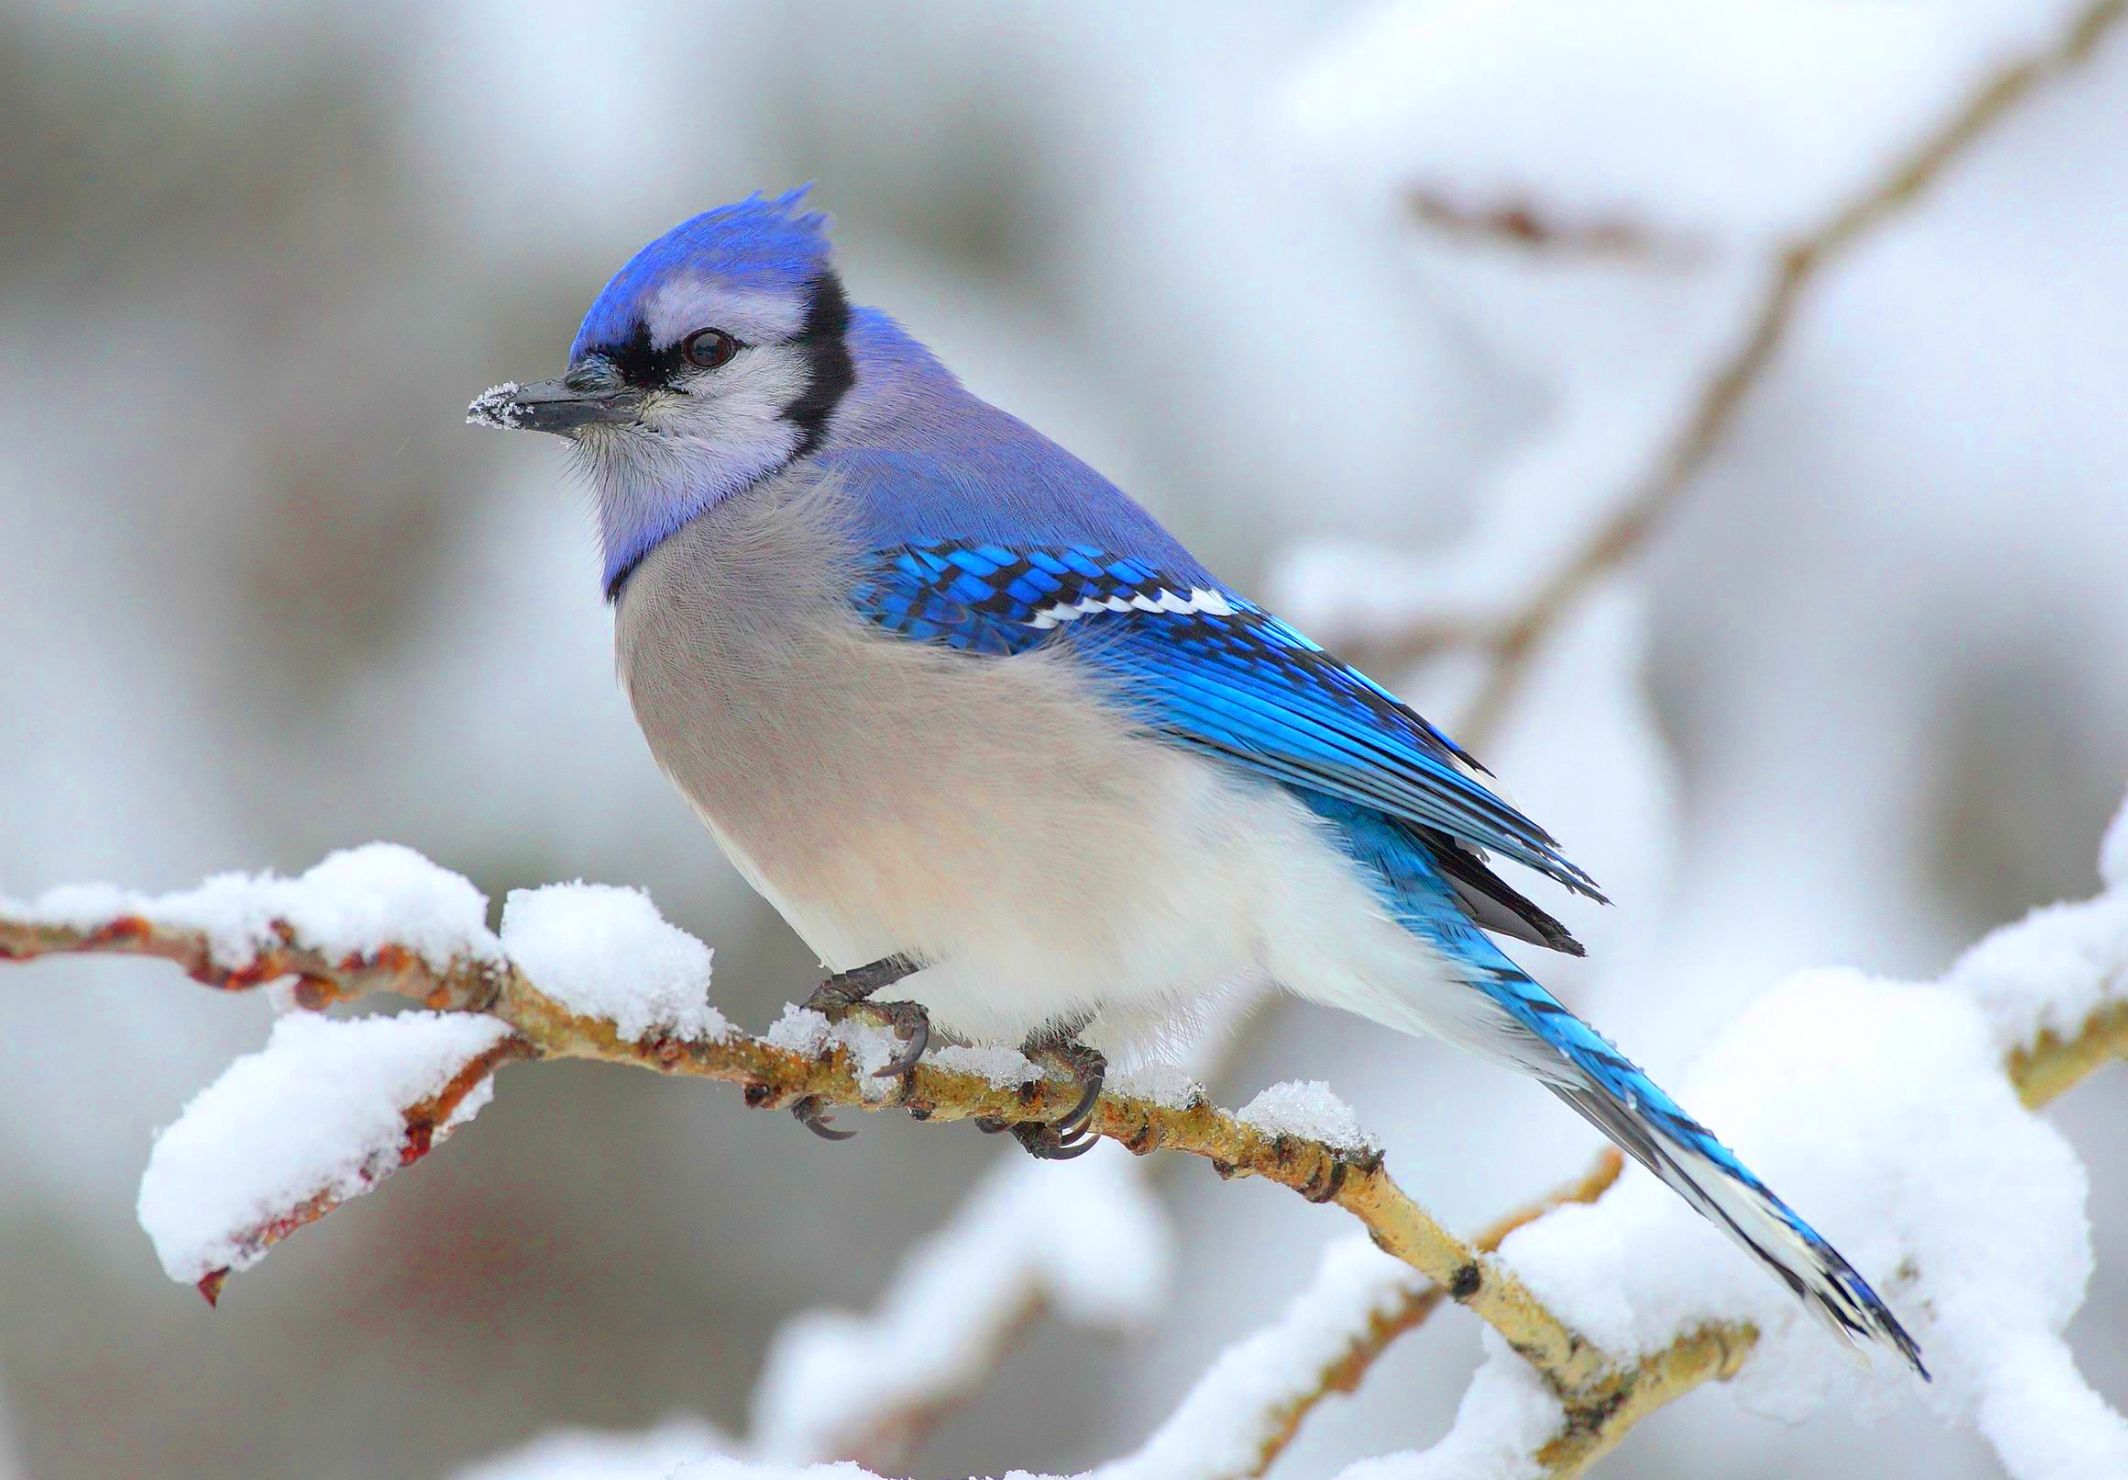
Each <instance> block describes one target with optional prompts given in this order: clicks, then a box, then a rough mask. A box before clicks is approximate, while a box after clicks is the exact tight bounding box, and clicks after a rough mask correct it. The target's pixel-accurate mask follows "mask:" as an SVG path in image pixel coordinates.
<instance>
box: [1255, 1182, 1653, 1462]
mask: <svg viewBox="0 0 2128 1480" xmlns="http://www.w3.org/2000/svg"><path fill="white" fill-rule="evenodd" d="M1624 1168H1625V1158H1624V1157H1622V1156H1620V1155H1619V1154H1618V1152H1617V1150H1616V1149H1615V1148H1613V1147H1608V1146H1607V1147H1605V1148H1604V1149H1603V1151H1602V1153H1601V1154H1600V1155H1598V1156H1597V1158H1596V1164H1595V1165H1594V1166H1593V1167H1591V1168H1590V1169H1589V1170H1588V1171H1587V1172H1586V1173H1585V1174H1583V1176H1582V1177H1581V1178H1580V1179H1579V1180H1578V1181H1575V1182H1571V1183H1569V1184H1568V1185H1567V1186H1565V1187H1562V1188H1560V1189H1558V1190H1557V1191H1556V1192H1554V1193H1552V1194H1551V1195H1550V1196H1549V1197H1547V1198H1545V1199H1543V1200H1542V1201H1541V1202H1534V1203H1531V1204H1530V1205H1529V1206H1528V1207H1524V1208H1518V1209H1516V1210H1515V1211H1514V1212H1512V1213H1509V1214H1508V1215H1507V1216H1506V1217H1504V1218H1500V1219H1498V1220H1496V1221H1495V1222H1493V1223H1491V1224H1489V1225H1487V1226H1486V1227H1485V1228H1484V1229H1482V1230H1480V1231H1479V1233H1478V1235H1477V1237H1475V1238H1473V1239H1472V1240H1471V1241H1470V1242H1471V1247H1472V1248H1474V1249H1476V1250H1478V1251H1479V1252H1480V1253H1485V1254H1491V1253H1496V1252H1498V1250H1499V1248H1500V1245H1501V1243H1502V1242H1503V1241H1504V1240H1505V1239H1506V1238H1507V1236H1508V1235H1509V1234H1511V1233H1513V1232H1514V1231H1515V1230H1516V1229H1518V1228H1520V1227H1522V1226H1523V1225H1525V1224H1528V1223H1533V1222H1535V1221H1536V1220H1537V1219H1539V1218H1541V1217H1543V1216H1544V1215H1545V1214H1546V1213H1549V1212H1550V1211H1552V1209H1554V1208H1558V1207H1564V1206H1565V1205H1566V1204H1568V1203H1586V1202H1594V1201H1595V1200H1596V1199H1597V1198H1599V1197H1601V1196H1603V1194H1604V1193H1606V1192H1608V1191H1610V1189H1611V1184H1612V1183H1614V1182H1616V1181H1617V1180H1618V1176H1619V1173H1620V1172H1621V1171H1623V1170H1624ZM1447 1293H1448V1292H1447V1291H1446V1290H1444V1289H1443V1288H1442V1287H1441V1286H1440V1285H1438V1284H1430V1283H1429V1284H1427V1285H1425V1286H1423V1287H1421V1288H1419V1289H1416V1290H1413V1291H1412V1292H1411V1293H1410V1294H1408V1295H1406V1296H1405V1297H1404V1299H1403V1301H1402V1302H1401V1303H1400V1304H1398V1305H1396V1306H1394V1307H1392V1308H1391V1309H1389V1310H1387V1311H1377V1312H1375V1313H1374V1314H1373V1315H1371V1316H1370V1317H1369V1319H1368V1322H1367V1325H1366V1327H1365V1328H1364V1329H1363V1330H1358V1331H1354V1332H1353V1333H1352V1339H1351V1341H1350V1342H1349V1343H1348V1344H1347V1345H1346V1347H1345V1349H1344V1350H1343V1351H1342V1352H1340V1353H1339V1354H1338V1355H1337V1357H1336V1358H1335V1359H1334V1360H1333V1361H1330V1362H1328V1363H1326V1364H1325V1365H1324V1366H1323V1368H1322V1370H1321V1371H1320V1372H1319V1373H1318V1374H1317V1377H1316V1383H1315V1386H1314V1387H1313V1388H1312V1389H1310V1390H1309V1391H1307V1392H1305V1393H1302V1394H1300V1395H1298V1396H1297V1397H1294V1398H1292V1399H1290V1400H1288V1401H1286V1402H1284V1403H1281V1404H1279V1405H1278V1406H1277V1407H1276V1408H1273V1409H1272V1410H1270V1411H1269V1412H1268V1413H1266V1414H1265V1415H1264V1421H1265V1425H1266V1433H1265V1435H1264V1441H1263V1447H1262V1449H1261V1451H1260V1452H1259V1453H1258V1455H1257V1459H1256V1463H1255V1464H1254V1465H1253V1466H1252V1467H1251V1468H1249V1469H1247V1470H1245V1471H1242V1472H1240V1473H1239V1474H1238V1475H1237V1476H1235V1477H1234V1480H1247V1477H1254V1476H1258V1475H1262V1474H1265V1473H1266V1472H1268V1471H1269V1470H1270V1468H1271V1466H1272V1465H1273V1464H1274V1463H1276V1462H1277V1460H1278V1457H1279V1456H1280V1455H1281V1454H1283V1453H1285V1451H1286V1446H1287V1445H1289V1444H1291V1443H1292V1442H1293V1440H1294V1438H1295V1436H1296V1435H1298V1434H1299V1432H1300V1425H1301V1421H1302V1420H1303V1419H1305V1418H1306V1417H1307V1416H1308V1415H1309V1414H1310V1413H1311V1412H1313V1411H1314V1410H1315V1407H1316V1405H1317V1404H1319V1403H1321V1402H1322V1401H1323V1400H1324V1399H1325V1398H1328V1397H1329V1396H1330V1395H1331V1394H1333V1393H1351V1392H1356V1391H1357V1390H1358V1389H1359V1385H1360V1381H1361V1379H1363V1378H1364V1377H1365V1376H1366V1375H1367V1370H1368V1368H1370V1367H1372V1366H1373V1365H1374V1361H1375V1359H1376V1358H1377V1357H1379V1356H1381V1355H1382V1353H1383V1352H1385V1351H1387V1350H1388V1349H1389V1344H1390V1343H1391V1342H1393V1341H1395V1340H1396V1339H1397V1338H1398V1337H1399V1336H1402V1335H1403V1334H1404V1333H1405V1332H1406V1331H1411V1330H1415V1329H1417V1328H1418V1327H1419V1326H1420V1325H1422V1324H1424V1322H1425V1320H1426V1318H1427V1317H1428V1316H1430V1315H1432V1314H1433V1313H1434V1311H1435V1310H1436V1309H1438V1308H1439V1306H1440V1304H1441V1300H1442V1297H1443V1296H1445V1295H1446V1294H1447Z"/></svg>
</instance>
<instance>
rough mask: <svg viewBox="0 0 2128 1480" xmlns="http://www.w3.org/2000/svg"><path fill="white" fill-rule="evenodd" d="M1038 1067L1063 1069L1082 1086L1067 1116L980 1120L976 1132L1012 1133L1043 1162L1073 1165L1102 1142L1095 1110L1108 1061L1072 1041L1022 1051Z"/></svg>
mask: <svg viewBox="0 0 2128 1480" xmlns="http://www.w3.org/2000/svg"><path fill="white" fill-rule="evenodd" d="M1021 1051H1022V1052H1023V1053H1025V1054H1026V1055H1027V1057H1029V1058H1030V1059H1033V1060H1034V1061H1035V1062H1036V1063H1038V1064H1044V1065H1047V1066H1049V1067H1052V1068H1056V1069H1061V1070H1062V1071H1063V1072H1064V1074H1065V1076H1066V1077H1067V1078H1069V1079H1070V1080H1071V1082H1072V1083H1074V1084H1076V1085H1078V1086H1079V1098H1078V1100H1077V1101H1076V1102H1074V1104H1073V1105H1072V1107H1071V1108H1070V1109H1069V1110H1067V1111H1065V1112H1064V1113H1063V1115H1061V1116H1059V1117H1058V1118H1057V1119H1055V1120H1053V1121H1049V1122H1046V1123H1045V1122H1042V1121H1039V1120H1025V1121H1019V1122H1017V1123H1014V1122H1008V1121H1003V1120H997V1119H994V1118H992V1117H990V1116H979V1117H977V1119H976V1122H975V1128H976V1129H977V1130H979V1131H981V1132H983V1133H984V1134H985V1135H996V1134H997V1133H998V1132H999V1131H1010V1132H1011V1133H1012V1138H1013V1139H1014V1140H1015V1141H1018V1142H1019V1143H1020V1145H1021V1146H1022V1147H1024V1148H1025V1149H1026V1152H1027V1154H1028V1155H1029V1156H1032V1157H1034V1158H1036V1159H1037V1160H1039V1161H1069V1160H1071V1159H1072V1158H1073V1157H1075V1156H1084V1155H1085V1154H1086V1153H1087V1152H1089V1151H1091V1150H1093V1149H1094V1142H1096V1141H1098V1140H1099V1139H1100V1137H1099V1136H1096V1135H1095V1134H1093V1132H1092V1130H1091V1129H1090V1127H1091V1124H1092V1121H1093V1116H1094V1106H1095V1105H1096V1104H1097V1103H1098V1102H1099V1101H1100V1098H1101V1085H1102V1083H1103V1081H1104V1080H1105V1079H1106V1078H1107V1076H1108V1059H1107V1057H1106V1056H1105V1055H1104V1054H1102V1052H1101V1051H1100V1050H1099V1049H1095V1048H1088V1047H1087V1046H1086V1045H1085V1044H1083V1043H1079V1042H1076V1041H1073V1040H1070V1039H1066V1040H1062V1041H1059V1040H1056V1039H1047V1040H1043V1041H1039V1042H1030V1043H1028V1044H1027V1045H1026V1046H1025V1047H1024V1048H1023V1049H1022V1050H1021Z"/></svg>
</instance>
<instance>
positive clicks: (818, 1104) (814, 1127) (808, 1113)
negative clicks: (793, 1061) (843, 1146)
mask: <svg viewBox="0 0 2128 1480" xmlns="http://www.w3.org/2000/svg"><path fill="white" fill-rule="evenodd" d="M791 1115H792V1117H793V1118H795V1119H796V1120H797V1122H798V1123H799V1124H800V1125H802V1126H804V1127H805V1128H806V1129H807V1130H809V1131H811V1132H812V1133H813V1134H814V1135H816V1136H818V1137H820V1139H821V1140H823V1141H847V1140H849V1139H850V1137H852V1136H854V1135H856V1134H857V1132H855V1131H838V1130H836V1129H835V1127H834V1126H833V1125H832V1124H831V1123H830V1122H829V1120H828V1117H827V1114H826V1106H825V1104H824V1102H823V1101H822V1100H821V1098H820V1096H818V1095H807V1096H806V1097H805V1098H804V1099H802V1100H798V1101H796V1102H795V1103H793V1104H792V1106H791Z"/></svg>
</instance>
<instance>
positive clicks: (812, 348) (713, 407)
mask: <svg viewBox="0 0 2128 1480" xmlns="http://www.w3.org/2000/svg"><path fill="white" fill-rule="evenodd" d="M804 195H805V187H802V186H801V187H800V188H799V189H797V190H793V191H790V192H788V193H786V194H784V195H781V196H778V197H776V198H775V199H773V200H771V199H768V198H766V197H764V196H761V195H759V194H756V195H752V196H749V197H747V198H746V199H745V200H742V201H738V202H735V203H734V204H732V205H727V206H719V207H718V208H717V209H716V210H713V211H705V212H704V213H702V214H701V215H699V216H696V217H694V218H692V219H691V220H687V221H683V222H681V223H680V224H679V225H678V226H675V227H674V228H673V229H672V230H671V231H668V232H666V233H665V234H664V235H663V236H661V237H659V238H658V239H657V240H656V241H654V242H652V243H651V244H650V245H649V246H647V247H645V248H643V250H642V251H640V252H638V253H636V254H635V256H634V257H633V258H632V259H631V260H630V261H629V263H628V265H627V266H625V267H623V268H622V269H621V270H620V271H619V272H618V273H616V274H615V275H614V278H613V280H612V281H611V282H609V283H607V284H606V287H605V290H604V291H603V292H601V293H600V294H599V296H598V299H597V301H596V302H594V303H593V304H592V305H591V311H590V312H589V313H587V314H586V315H585V316H584V322H583V326H582V327H581V328H579V329H578V330H577V333H576V342H575V343H574V344H572V345H571V346H570V347H569V366H568V370H567V371H566V373H564V374H563V375H562V376H561V377H560V378H559V379H557V380H543V381H538V382H536V383H534V384H530V385H515V384H512V385H505V386H498V387H497V388H495V389H494V390H492V391H489V392H487V393H486V394H484V395H483V396H481V397H480V398H479V399H478V400H476V401H475V402H474V403H473V405H472V406H471V408H469V410H468V412H467V418H466V419H467V420H468V421H471V422H473V423H475V424H478V425H483V426H495V427H507V428H513V429H522V430H526V431H536V432H551V433H554V434H556V435H558V436H561V437H565V438H567V439H568V440H569V441H570V442H571V444H572V445H573V448H574V451H575V454H576V457H577V460H578V462H579V463H580V464H581V465H582V466H583V468H584V469H585V471H586V472H587V473H589V475H590V476H591V479H592V481H593V483H594V484H595V486H596V489H597V492H598V498H599V512H600V524H601V528H602V533H603V534H604V536H605V541H606V556H607V583H608V585H609V587H613V586H616V585H617V584H618V582H619V580H620V579H621V578H622V577H624V576H625V575H626V573H627V571H628V570H629V569H630V568H631V567H632V566H633V564H634V563H635V561H636V560H638V559H640V558H641V556H642V555H643V554H644V553H645V552H646V551H648V550H649V549H650V548H651V547H653V546H654V545H656V544H657V543H658V542H659V541H660V540H662V539H663V538H664V537H665V536H666V535H668V534H670V533H672V532H673V531H674V530H675V529H677V528H678V527H679V526H680V525H681V524H684V523H685V522H687V520H689V519H691V518H693V517H694V516H695V515H696V514H698V513H700V512H701V511H702V510H704V509H706V508H708V507H709V506H710V505H712V504H714V503H716V502H718V501H719V500H720V499H722V498H724V497H726V496H728V495H730V494H732V493H735V492H737V491H738V490H740V489H742V488H744V487H746V486H747V485H749V484H751V483H754V482H756V481H758V480H760V479H761V478H763V477H765V476H767V475H768V474H771V473H773V472H775V471H777V470H778V469H780V468H782V467H784V466H785V465H786V464H788V463H789V462H791V461H792V460H793V459H794V458H797V457H801V456H804V455H805V454H806V453H808V452H810V451H811V450H812V449H813V448H814V447H815V446H816V445H817V444H818V443H819V441H820V439H821V438H822V436H823V435H824V434H825V432H826V428H827V424H828V419H829V417H830V416H832V415H833V413H834V410H835V407H836V406H837V404H838V403H839V402H840V401H841V400H842V397H843V395H844V393H845V392H846V391H847V390H848V389H849V387H850V385H851V382H852V379H853V373H854V372H853V367H852V364H851V359H850V352H849V348H848V345H847V343H846V341H845V331H846V329H847V327H848V324H849V317H850V309H849V304H848V301H847V300H846V299H845V298H844V297H843V291H842V284H841V282H840V280H839V279H838V278H837V277H836V275H835V270H834V267H833V265H832V263H831V261H830V256H829V247H828V238H827V218H826V217H825V216H824V215H822V214H821V213H820V212H818V211H807V210H803V209H801V208H800V207H801V202H802V201H803V198H804Z"/></svg>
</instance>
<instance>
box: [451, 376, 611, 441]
mask: <svg viewBox="0 0 2128 1480" xmlns="http://www.w3.org/2000/svg"><path fill="white" fill-rule="evenodd" d="M636 399H637V398H636V397H635V395H634V394H633V393H630V392H626V391H620V392H616V391H610V390H601V391H590V390H576V389H574V388H572V387H571V386H570V385H569V384H568V382H566V381H561V380H538V381H534V382H533V383H532V384H530V385H519V384H518V383H517V382H516V381H514V380H513V381H508V382H506V383H505V384H502V385H498V386H496V387H495V388H494V389H493V390H489V391H482V392H481V393H480V395H479V397H478V398H477V399H475V400H474V402H473V404H472V405H470V406H468V407H466V423H467V425H469V426H476V427H501V428H503V429H505V430H507V431H524V432H554V433H557V434H559V435H562V436H567V435H569V434H571V433H573V432H575V431H577V430H578V429H579V428H581V427H588V426H597V425H600V424H608V423H613V422H623V421H634V420H635V413H636Z"/></svg>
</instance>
